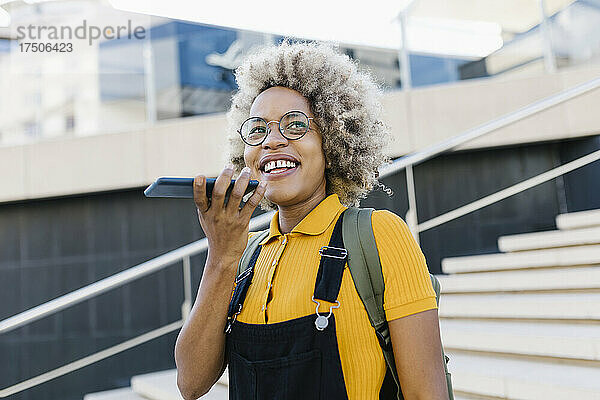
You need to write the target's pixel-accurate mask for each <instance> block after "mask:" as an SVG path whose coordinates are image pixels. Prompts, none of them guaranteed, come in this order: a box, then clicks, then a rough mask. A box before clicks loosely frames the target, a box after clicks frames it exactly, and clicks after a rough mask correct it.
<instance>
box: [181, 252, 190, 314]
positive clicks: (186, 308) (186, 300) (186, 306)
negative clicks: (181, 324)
mask: <svg viewBox="0 0 600 400" xmlns="http://www.w3.org/2000/svg"><path fill="white" fill-rule="evenodd" d="M191 310H192V269H191V267H190V256H185V257H183V303H182V304H181V319H183V320H184V321H185V320H186V319H187V317H188V315H190V311H191Z"/></svg>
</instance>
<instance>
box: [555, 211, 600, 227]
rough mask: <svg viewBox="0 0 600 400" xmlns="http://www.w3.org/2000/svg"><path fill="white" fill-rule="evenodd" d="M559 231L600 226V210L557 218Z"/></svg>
mask: <svg viewBox="0 0 600 400" xmlns="http://www.w3.org/2000/svg"><path fill="white" fill-rule="evenodd" d="M556 226H557V227H558V229H564V230H568V229H578V228H588V227H591V226H600V210H587V211H579V212H574V213H568V214H559V215H557V216H556Z"/></svg>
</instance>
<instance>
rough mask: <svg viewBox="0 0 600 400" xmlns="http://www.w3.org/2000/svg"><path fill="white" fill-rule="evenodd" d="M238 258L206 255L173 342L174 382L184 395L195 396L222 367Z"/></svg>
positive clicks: (200, 392)
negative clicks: (190, 305) (187, 311)
mask: <svg viewBox="0 0 600 400" xmlns="http://www.w3.org/2000/svg"><path fill="white" fill-rule="evenodd" d="M236 267H237V262H227V261H222V260H214V259H211V258H210V254H209V257H208V259H207V261H206V265H205V267H204V273H203V275H202V280H201V282H200V287H199V289H198V296H197V298H196V301H195V303H194V306H193V308H192V311H191V313H190V315H189V317H188V319H187V321H186V322H185V324H184V326H183V328H182V329H181V332H180V333H179V336H178V338H177V342H176V344H175V362H176V364H177V384H178V386H179V390H180V391H181V393H182V395H183V397H184V398H185V399H196V398H197V397H199V396H201V395H203V394H204V393H206V392H207V391H208V390H210V388H211V387H212V385H213V384H214V383H215V382H216V381H217V379H218V378H219V375H220V373H221V371H222V369H223V362H224V350H225V334H224V332H223V331H224V329H225V323H226V319H227V308H228V305H229V299H230V297H231V290H232V285H233V281H234V278H235V271H236Z"/></svg>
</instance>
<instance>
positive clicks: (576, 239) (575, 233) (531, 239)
mask: <svg viewBox="0 0 600 400" xmlns="http://www.w3.org/2000/svg"><path fill="white" fill-rule="evenodd" d="M592 244H600V227H593V228H584V229H573V230H568V231H560V230H558V231H556V230H555V231H546V232H534V233H524V234H519V235H509V236H501V237H500V238H498V248H499V249H500V251H501V252H504V253H508V252H513V251H524V250H537V249H548V248H556V247H567V246H582V245H592Z"/></svg>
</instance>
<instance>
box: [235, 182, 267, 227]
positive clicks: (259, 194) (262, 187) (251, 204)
mask: <svg viewBox="0 0 600 400" xmlns="http://www.w3.org/2000/svg"><path fill="white" fill-rule="evenodd" d="M266 190H267V181H261V182H260V183H259V184H258V187H257V188H256V189H255V190H254V193H253V194H252V196H250V198H249V199H248V201H247V202H246V204H244V207H242V209H241V211H240V217H242V218H243V219H244V220H246V219H247V220H250V217H251V216H252V213H253V212H254V210H255V209H256V207H257V206H258V205H259V204H260V201H261V200H262V198H263V196H264V195H265V191H266Z"/></svg>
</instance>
